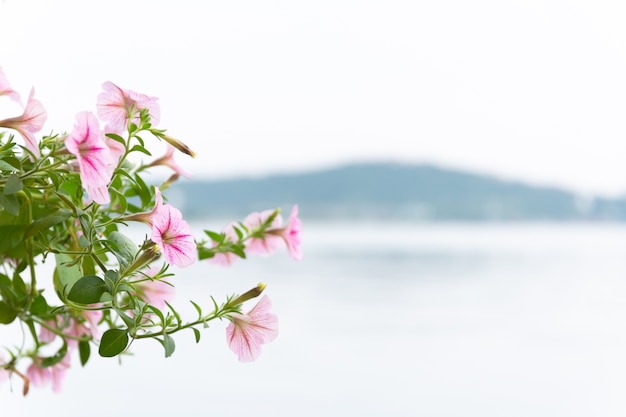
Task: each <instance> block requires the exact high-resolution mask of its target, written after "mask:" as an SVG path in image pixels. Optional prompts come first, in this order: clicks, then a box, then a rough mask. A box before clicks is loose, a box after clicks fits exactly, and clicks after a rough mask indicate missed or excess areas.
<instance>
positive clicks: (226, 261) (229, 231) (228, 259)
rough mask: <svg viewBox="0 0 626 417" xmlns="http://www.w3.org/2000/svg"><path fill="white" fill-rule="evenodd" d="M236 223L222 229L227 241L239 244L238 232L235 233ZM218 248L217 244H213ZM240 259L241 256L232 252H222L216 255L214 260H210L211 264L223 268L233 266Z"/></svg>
mask: <svg viewBox="0 0 626 417" xmlns="http://www.w3.org/2000/svg"><path fill="white" fill-rule="evenodd" d="M234 226H235V223H230V224H228V225H227V226H226V227H224V229H222V233H224V235H226V237H225V240H227V241H230V242H237V241H238V240H239V236H237V232H235V228H234ZM215 246H217V242H215V241H214V242H213V247H215ZM237 258H239V256H237V255H235V254H234V253H231V252H220V253H216V254H215V255H214V256H213V257H212V258H209V262H210V263H213V264H215V265H221V266H231V265H232V264H233V262H235V261H236V260H237Z"/></svg>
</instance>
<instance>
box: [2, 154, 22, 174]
mask: <svg viewBox="0 0 626 417" xmlns="http://www.w3.org/2000/svg"><path fill="white" fill-rule="evenodd" d="M1 162H2V165H1V166H0V169H2V170H5V171H16V170H17V171H19V170H21V169H22V164H21V163H20V160H19V159H17V158H15V157H13V156H5V157H4V158H2V161H1Z"/></svg>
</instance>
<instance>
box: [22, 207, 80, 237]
mask: <svg viewBox="0 0 626 417" xmlns="http://www.w3.org/2000/svg"><path fill="white" fill-rule="evenodd" d="M71 215H72V212H71V211H70V210H67V209H58V210H57V211H55V212H53V213H51V214H49V215H47V216H45V217H42V218H39V219H37V220H35V221H34V222H33V224H31V225H30V226H28V228H27V229H26V233H25V234H24V239H28V238H29V237H31V236H34V235H36V234H37V233H39V232H41V231H43V230H46V229H49V228H50V227H52V226H54V225H55V224H59V223H62V222H64V221H65V220H67V219H68V218H69V217H70V216H71Z"/></svg>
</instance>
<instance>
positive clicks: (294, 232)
mask: <svg viewBox="0 0 626 417" xmlns="http://www.w3.org/2000/svg"><path fill="white" fill-rule="evenodd" d="M273 212H274V210H266V211H264V212H262V213H251V214H249V215H248V217H246V218H245V219H244V221H243V223H244V225H245V226H246V227H247V228H248V229H250V233H251V234H254V232H255V230H259V229H260V228H261V226H262V225H263V224H265V222H266V221H267V219H268V218H269V216H270V215H271V214H272V213H273ZM301 234H302V222H301V221H300V219H299V218H298V205H297V204H296V205H294V206H293V208H292V209H291V214H290V215H289V221H288V222H287V224H286V225H285V226H283V218H282V216H281V215H280V214H279V215H277V216H276V218H275V219H274V221H272V224H271V225H270V227H268V228H267V229H265V232H264V235H263V237H253V238H250V239H249V240H248V241H247V247H246V250H247V251H248V252H249V253H258V254H261V255H269V254H271V253H272V252H274V251H276V250H277V249H278V248H279V247H280V245H281V241H282V242H284V243H285V245H286V246H287V253H288V254H289V256H291V257H292V258H293V259H295V260H297V261H299V260H301V259H302V250H301V248H300V235H301Z"/></svg>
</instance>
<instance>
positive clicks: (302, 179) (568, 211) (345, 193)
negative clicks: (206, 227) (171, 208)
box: [171, 164, 626, 220]
mask: <svg viewBox="0 0 626 417" xmlns="http://www.w3.org/2000/svg"><path fill="white" fill-rule="evenodd" d="M171 191H172V192H173V197H174V198H175V200H177V202H176V203H177V204H178V205H182V210H183V212H184V213H185V215H186V216H188V217H200V216H216V217H217V216H228V217H233V216H239V217H241V216H244V215H245V214H247V213H249V212H250V211H260V210H263V209H268V208H275V207H282V208H283V210H288V209H289V208H290V206H291V205H292V204H294V203H298V204H299V205H300V207H301V212H302V214H303V216H306V217H308V218H312V217H319V218H330V217H352V218H354V217H359V218H372V217H375V218H398V219H421V220H623V219H626V201H625V200H624V199H616V200H609V199H600V198H597V199H592V200H586V201H585V200H582V199H581V198H580V197H578V196H576V195H575V194H573V193H572V192H569V191H566V190H562V189H557V188H547V187H545V188H544V187H533V186H529V185H526V184H523V183H519V182H511V181H501V180H498V179H495V178H492V177H488V176H483V175H476V174H472V173H468V172H461V171H454V170H448V169H442V168H438V167H435V166H431V165H396V164H358V165H349V166H344V167H338V168H335V169H329V170H324V171H319V172H311V173H300V174H292V175H275V176H270V177H266V178H261V179H237V180H226V181H186V182H180V183H176V184H174V185H173V186H172V189H171Z"/></svg>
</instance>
